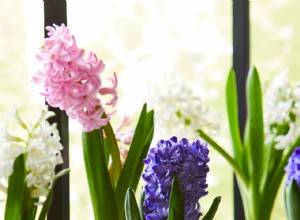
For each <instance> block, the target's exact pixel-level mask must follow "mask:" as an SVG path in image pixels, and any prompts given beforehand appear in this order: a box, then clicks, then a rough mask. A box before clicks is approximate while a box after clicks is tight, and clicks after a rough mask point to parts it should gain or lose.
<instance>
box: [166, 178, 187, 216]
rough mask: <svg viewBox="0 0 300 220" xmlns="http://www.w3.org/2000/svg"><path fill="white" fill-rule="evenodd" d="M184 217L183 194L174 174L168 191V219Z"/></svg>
mask: <svg viewBox="0 0 300 220" xmlns="http://www.w3.org/2000/svg"><path fill="white" fill-rule="evenodd" d="M183 219H184V194H183V190H182V187H181V184H180V182H179V180H178V178H177V177H176V176H174V178H173V181H172V186H171V193H170V204H169V215H168V220H183Z"/></svg>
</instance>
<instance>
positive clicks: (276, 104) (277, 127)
mask: <svg viewBox="0 0 300 220" xmlns="http://www.w3.org/2000/svg"><path fill="white" fill-rule="evenodd" d="M299 116H300V88H299V85H297V84H290V83H289V82H288V76H287V70H284V71H283V72H281V73H280V74H279V75H277V76H275V77H274V80H273V81H272V83H271V85H270V86H269V88H268V89H267V91H266V94H265V99H264V124H265V133H266V136H267V137H268V136H269V137H271V136H274V137H275V138H274V141H275V148H277V149H285V148H289V147H290V146H291V145H292V144H293V143H294V141H295V140H296V138H297V137H298V136H299V135H300V118H299Z"/></svg>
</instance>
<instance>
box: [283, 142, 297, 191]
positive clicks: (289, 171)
mask: <svg viewBox="0 0 300 220" xmlns="http://www.w3.org/2000/svg"><path fill="white" fill-rule="evenodd" d="M284 170H285V172H286V175H287V180H286V185H289V184H290V183H291V181H293V180H295V181H296V182H297V184H298V185H299V186H300V147H296V148H295V150H294V152H293V154H292V155H291V157H290V158H289V162H288V164H287V166H286V167H285V169H284Z"/></svg>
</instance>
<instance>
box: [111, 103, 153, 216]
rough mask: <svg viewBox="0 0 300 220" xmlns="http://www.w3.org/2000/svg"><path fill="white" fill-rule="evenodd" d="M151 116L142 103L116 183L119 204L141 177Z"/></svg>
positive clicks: (151, 113)
mask: <svg viewBox="0 0 300 220" xmlns="http://www.w3.org/2000/svg"><path fill="white" fill-rule="evenodd" d="M153 116H154V112H153V111H149V112H147V105H146V104H144V106H143V109H142V111H141V114H140V117H139V120H138V123H137V126H136V128H135V132H134V135H133V139H132V143H131V146H130V148H129V152H128V155H127V158H126V161H125V164H124V167H123V170H122V172H121V175H120V178H119V181H118V184H117V188H116V196H117V202H119V204H120V203H123V202H124V199H125V194H126V191H127V189H128V188H129V187H130V188H132V189H133V190H136V187H137V185H138V181H139V180H140V178H141V173H142V170H143V161H142V160H143V159H144V158H145V157H146V155H147V152H148V150H149V147H150V144H151V141H152V137H153V130H154V125H153ZM118 207H119V213H124V210H123V208H122V207H124V206H121V204H120V205H118Z"/></svg>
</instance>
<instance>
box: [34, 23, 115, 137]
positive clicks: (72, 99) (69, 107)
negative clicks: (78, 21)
mask: <svg viewBox="0 0 300 220" xmlns="http://www.w3.org/2000/svg"><path fill="white" fill-rule="evenodd" d="M46 29H47V30H48V38H46V39H45V40H44V43H43V46H42V47H41V48H40V52H39V54H37V60H38V61H39V62H40V63H41V68H40V70H39V71H38V72H37V73H36V74H35V75H34V76H33V78H32V81H33V82H34V83H35V84H38V85H41V86H42V88H43V91H42V92H41V94H42V95H44V96H45V98H46V101H47V103H48V104H49V105H51V106H53V107H59V108H60V109H61V110H64V111H66V113H67V115H68V116H69V117H71V118H74V119H77V120H78V121H79V122H80V123H81V124H82V126H83V130H84V131H86V132H89V131H92V130H94V129H97V128H100V127H101V126H103V125H105V124H107V123H108V121H109V119H110V117H111V115H112V114H113V112H114V111H111V112H107V108H109V107H110V108H111V107H114V106H115V104H116V101H117V92H116V87H117V76H116V74H114V76H113V77H112V78H110V81H111V82H112V86H111V87H104V86H103V83H102V80H101V77H100V73H101V72H102V71H103V69H104V63H103V62H102V60H98V58H97V56H96V55H95V54H93V53H91V52H90V53H89V54H88V56H87V57H85V56H84V54H85V51H84V50H83V49H80V48H79V47H78V46H77V43H76V40H75V38H74V36H73V35H71V34H70V33H69V29H68V28H67V27H66V26H65V25H64V24H62V25H61V26H57V25H54V27H50V26H49V27H47V28H46ZM106 95H110V96H112V98H111V99H110V100H108V101H107V102H102V101H101V100H100V98H99V97H100V96H101V99H102V100H105V96H106ZM104 111H106V112H105V113H106V117H104V115H103V114H104Z"/></svg>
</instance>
